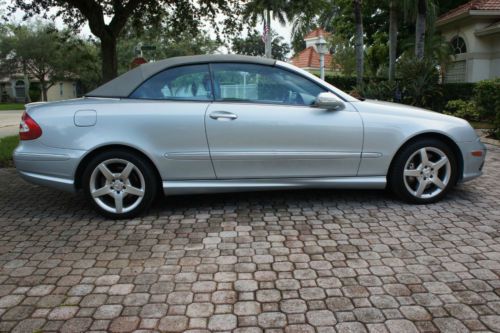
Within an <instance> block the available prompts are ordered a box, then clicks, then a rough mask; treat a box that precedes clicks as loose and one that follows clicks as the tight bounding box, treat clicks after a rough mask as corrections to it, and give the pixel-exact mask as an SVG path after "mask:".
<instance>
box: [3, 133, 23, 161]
mask: <svg viewBox="0 0 500 333" xmlns="http://www.w3.org/2000/svg"><path fill="white" fill-rule="evenodd" d="M18 143H19V136H18V135H12V136H6V137H5V138H1V139H0V168H6V167H12V166H14V164H13V162H12V152H13V151H14V149H15V148H16V147H17V144H18Z"/></svg>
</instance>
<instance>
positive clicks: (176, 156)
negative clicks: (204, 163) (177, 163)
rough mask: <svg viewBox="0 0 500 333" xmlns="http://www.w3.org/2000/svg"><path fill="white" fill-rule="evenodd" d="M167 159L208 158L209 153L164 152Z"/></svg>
mask: <svg viewBox="0 0 500 333" xmlns="http://www.w3.org/2000/svg"><path fill="white" fill-rule="evenodd" d="M164 156H165V157H166V158H168V159H169V160H209V159H210V154H209V153H208V151H207V152H204V151H202V152H197V151H196V152H187V153H177V152H172V153H165V155H164Z"/></svg>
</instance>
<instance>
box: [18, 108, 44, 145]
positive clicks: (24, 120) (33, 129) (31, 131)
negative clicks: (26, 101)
mask: <svg viewBox="0 0 500 333" xmlns="http://www.w3.org/2000/svg"><path fill="white" fill-rule="evenodd" d="M40 136H42V129H41V128H40V126H39V125H38V124H37V123H36V121H34V120H33V118H31V117H30V116H29V115H28V114H27V113H26V112H24V113H23V116H22V117H21V123H20V124H19V138H20V139H21V140H35V139H38V138H39V137H40Z"/></svg>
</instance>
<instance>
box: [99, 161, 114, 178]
mask: <svg viewBox="0 0 500 333" xmlns="http://www.w3.org/2000/svg"><path fill="white" fill-rule="evenodd" d="M99 170H100V171H101V173H102V174H103V176H104V177H106V179H107V180H109V181H111V180H113V178H114V175H113V173H112V172H111V171H109V169H108V167H107V166H106V164H104V163H101V164H99Z"/></svg>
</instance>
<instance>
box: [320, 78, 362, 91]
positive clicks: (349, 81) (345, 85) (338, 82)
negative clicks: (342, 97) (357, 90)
mask: <svg viewBox="0 0 500 333" xmlns="http://www.w3.org/2000/svg"><path fill="white" fill-rule="evenodd" d="M325 81H326V82H328V83H330V84H332V85H334V86H335V87H337V88H339V89H340V90H342V91H345V92H349V91H351V90H352V89H354V87H356V77H354V76H333V75H328V76H325Z"/></svg>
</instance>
